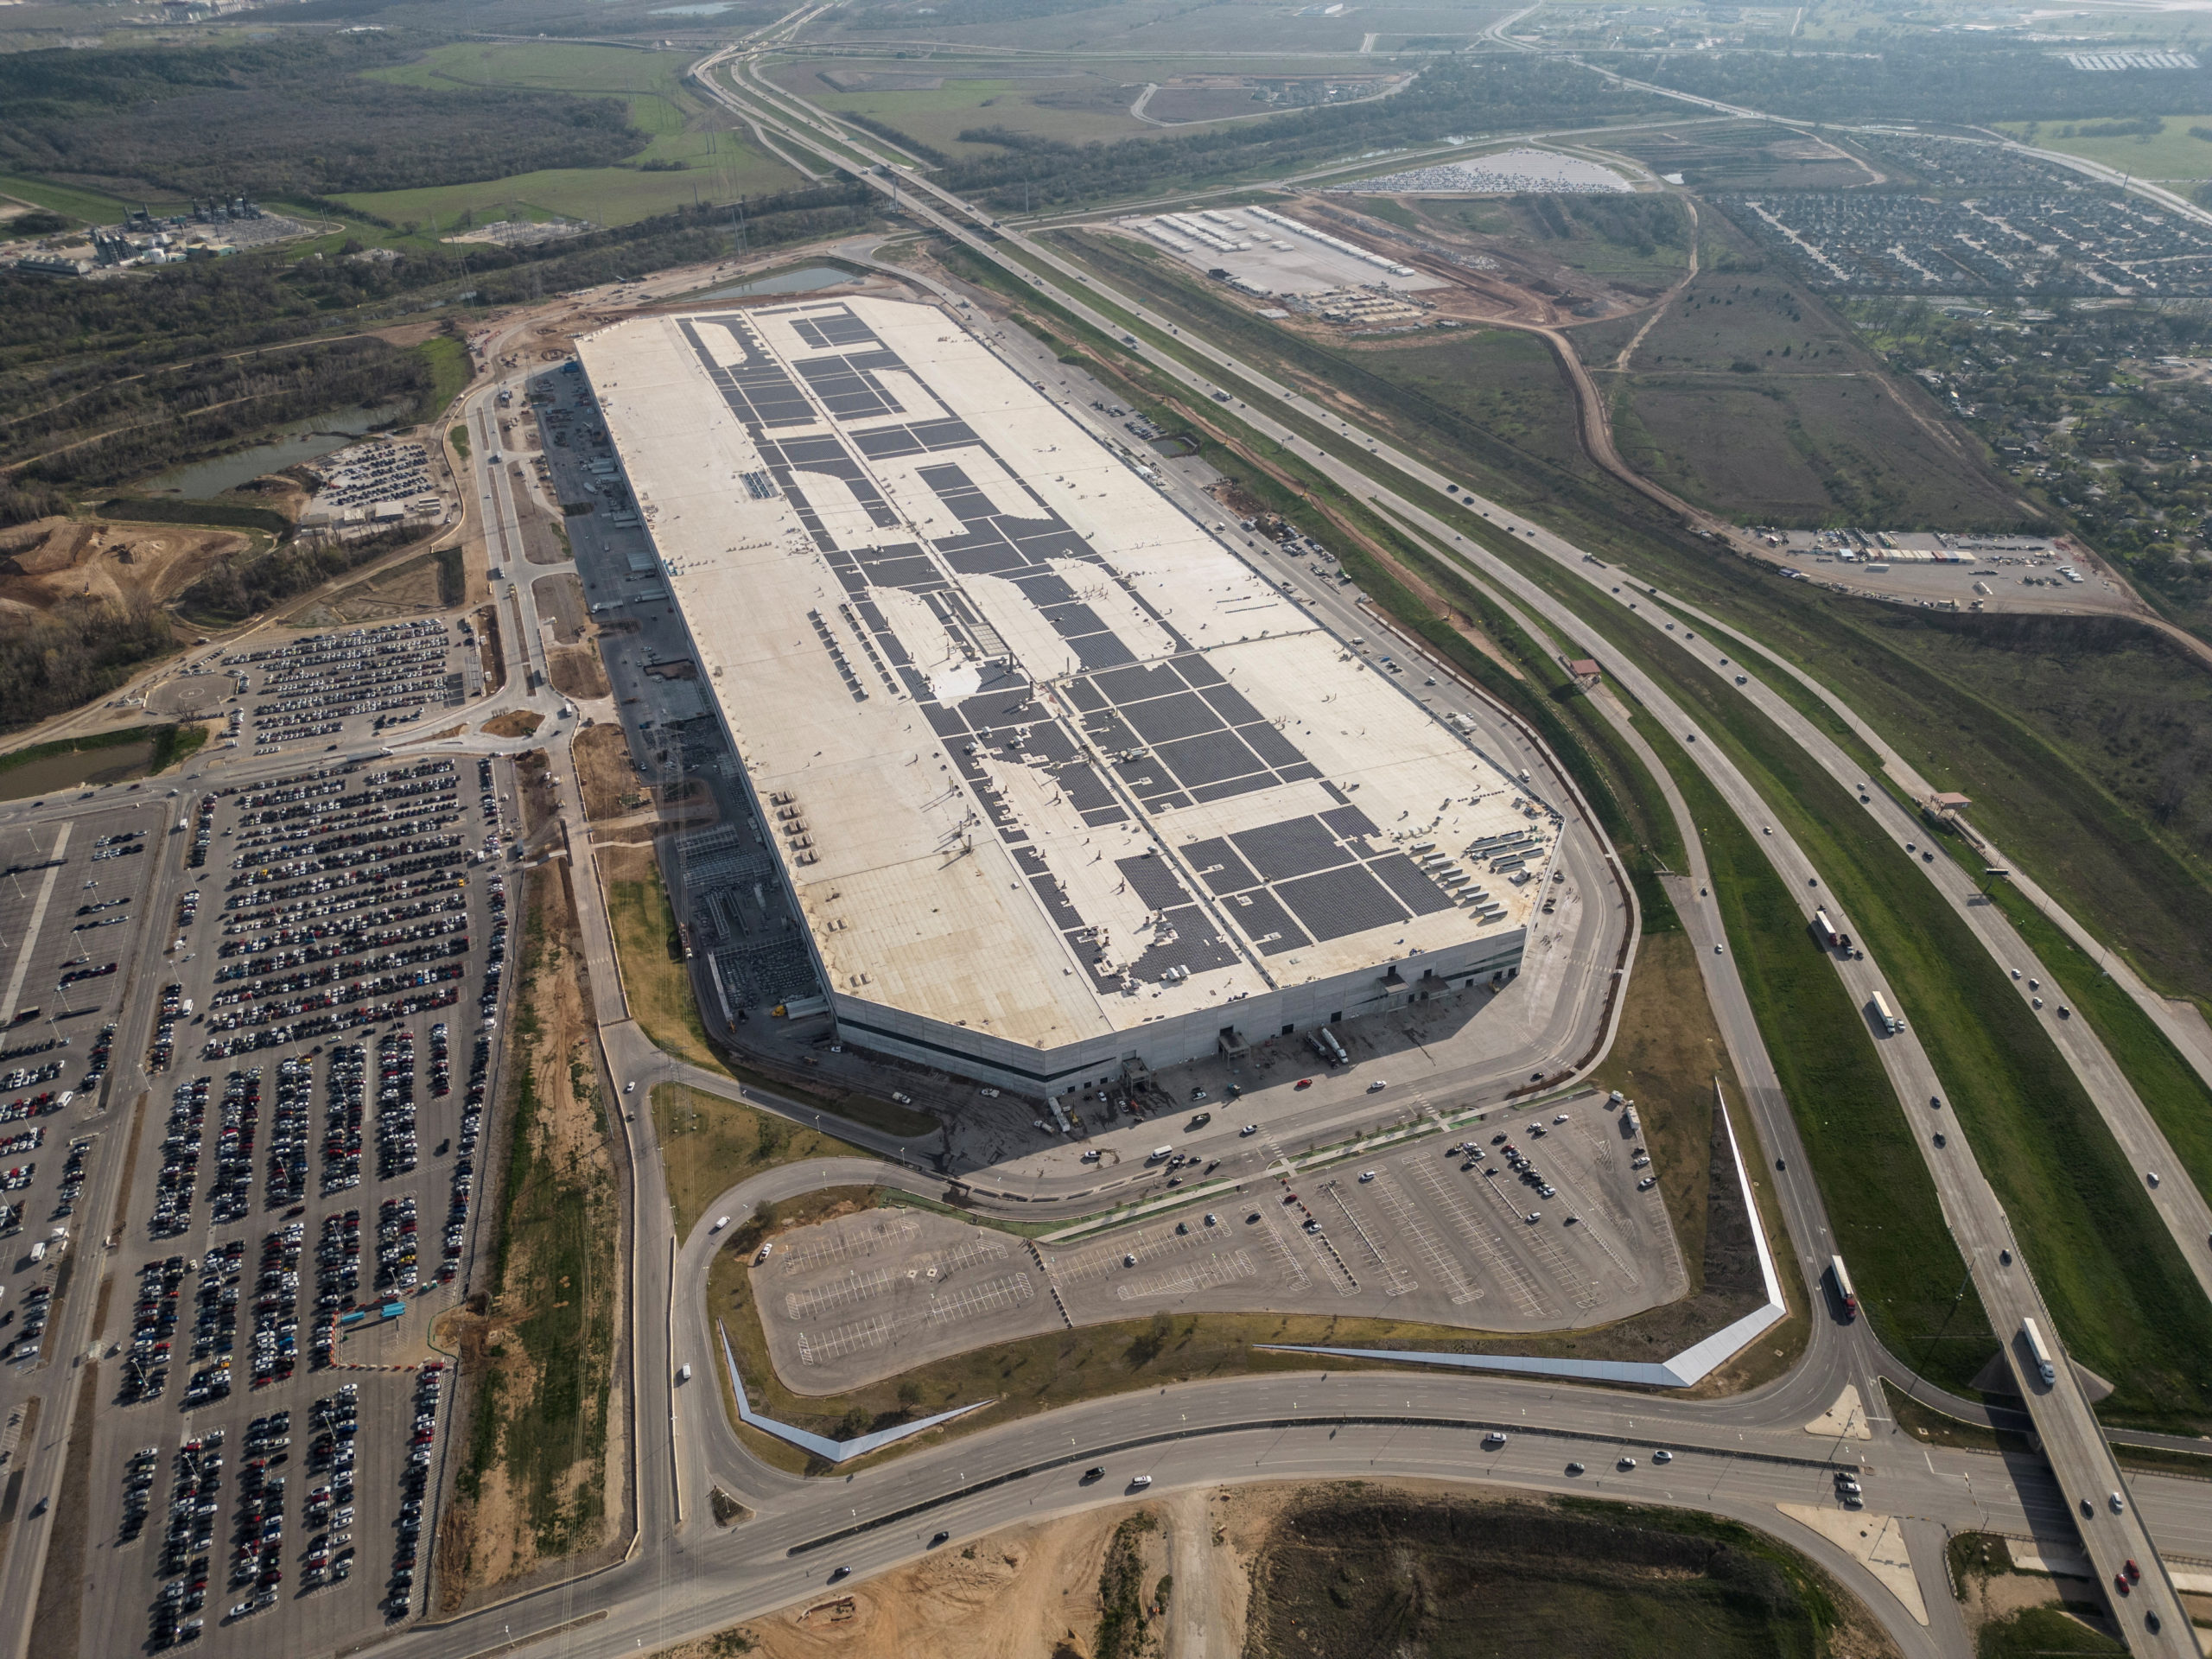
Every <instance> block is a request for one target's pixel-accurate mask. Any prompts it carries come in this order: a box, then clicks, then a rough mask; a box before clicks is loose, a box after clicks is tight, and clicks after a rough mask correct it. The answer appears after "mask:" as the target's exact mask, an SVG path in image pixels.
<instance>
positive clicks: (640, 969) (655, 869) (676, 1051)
mask: <svg viewBox="0 0 2212 1659" xmlns="http://www.w3.org/2000/svg"><path fill="white" fill-rule="evenodd" d="M599 857H600V869H601V873H602V874H604V876H605V878H606V884H607V921H608V923H609V925H611V926H612V927H613V932H614V950H615V954H616V956H617V957H618V958H619V959H620V963H621V968H622V992H623V995H625V996H626V997H627V998H628V999H629V1002H630V1014H631V1017H632V1019H634V1020H637V1022H638V1024H639V1027H641V1028H642V1029H643V1030H644V1032H645V1035H646V1036H647V1037H650V1038H651V1039H652V1042H653V1046H655V1047H656V1048H659V1049H663V1050H665V1051H666V1052H669V1053H671V1054H673V1055H675V1056H676V1057H677V1058H678V1059H682V1060H688V1061H690V1063H691V1064H692V1065H697V1066H703V1067H705V1068H706V1069H707V1070H708V1071H720V1072H721V1073H722V1075H723V1076H725V1077H727V1076H728V1075H729V1069H728V1067H727V1066H725V1065H723V1064H722V1062H721V1057H720V1056H718V1055H717V1054H716V1053H715V1051H714V1048H713V1046H712V1045H710V1044H709V1042H708V1041H707V1028H706V1026H705V1025H704V1023H702V1021H701V1020H700V1018H699V1004H698V1002H697V1001H696V999H695V998H694V997H693V995H692V992H691V976H690V974H689V973H688V972H686V971H685V969H684V966H683V950H682V948H681V947H680V946H678V945H675V944H674V943H673V942H674V941H675V940H676V938H677V931H676V915H675V912H673V911H671V909H670V908H669V903H668V890H667V889H666V888H665V887H663V886H661V880H660V868H659V866H658V865H657V864H656V863H655V862H654V861H653V856H652V849H650V848H635V847H626V846H623V847H602V848H601V849H600V854H599Z"/></svg>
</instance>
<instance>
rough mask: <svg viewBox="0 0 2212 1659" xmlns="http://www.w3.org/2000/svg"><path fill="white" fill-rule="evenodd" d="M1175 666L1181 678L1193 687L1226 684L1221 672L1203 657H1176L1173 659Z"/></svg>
mask: <svg viewBox="0 0 2212 1659" xmlns="http://www.w3.org/2000/svg"><path fill="white" fill-rule="evenodd" d="M1175 666H1176V668H1177V669H1178V670H1179V671H1181V673H1182V676H1183V677H1184V678H1185V680H1187V681H1189V682H1190V683H1192V685H1194V686H1199V687H1205V686H1213V685H1225V684H1227V683H1228V682H1227V681H1225V680H1224V679H1223V678H1222V677H1221V671H1220V670H1218V669H1217V668H1216V667H1215V666H1214V665H1213V664H1211V663H1210V662H1208V661H1206V659H1205V658H1203V657H1196V656H1193V657H1178V658H1176V659H1175Z"/></svg>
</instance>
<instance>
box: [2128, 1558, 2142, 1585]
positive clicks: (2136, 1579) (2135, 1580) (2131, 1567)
mask: <svg viewBox="0 0 2212 1659" xmlns="http://www.w3.org/2000/svg"><path fill="white" fill-rule="evenodd" d="M2127 1581H2128V1582H2129V1583H2130V1584H2140V1583H2142V1582H2143V1569H2142V1568H2141V1567H2138V1566H2136V1565H2135V1563H2134V1562H2133V1561H2130V1562H2129V1563H2128V1564H2127Z"/></svg>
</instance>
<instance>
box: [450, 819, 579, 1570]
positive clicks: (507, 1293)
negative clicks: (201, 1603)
mask: <svg viewBox="0 0 2212 1659" xmlns="http://www.w3.org/2000/svg"><path fill="white" fill-rule="evenodd" d="M576 959H577V951H576V941H575V907H574V903H573V900H572V899H571V897H570V894H569V888H568V878H567V869H566V867H565V866H564V865H561V864H557V863H556V864H551V865H548V866H547V867H545V868H543V869H541V870H539V871H537V872H536V873H535V874H533V875H532V876H531V882H530V912H529V921H528V924H527V941H526V944H525V945H524V979H523V984H522V990H521V998H520V1001H521V1007H518V1009H517V1010H516V1018H515V1021H514V1030H515V1031H516V1033H518V1037H517V1040H516V1043H515V1047H514V1061H513V1072H512V1079H511V1082H510V1087H509V1096H510V1098H509V1103H508V1104H509V1109H511V1110H512V1113H513V1123H514V1139H513V1142H512V1147H511V1148H510V1149H509V1153H508V1157H509V1159H510V1160H512V1164H513V1168H512V1170H511V1171H510V1172H509V1173H508V1175H507V1179H506V1183H505V1194H506V1195H507V1198H508V1200H509V1202H508V1208H507V1211H506V1212H505V1215H504V1216H503V1217H501V1224H502V1227H503V1229H504V1235H505V1236H504V1239H503V1243H502V1247H501V1249H500V1253H499V1258H498V1262H499V1265H498V1267H497V1268H496V1269H495V1270H494V1275H493V1283H492V1286H491V1287H490V1290H489V1292H488V1294H486V1295H480V1296H478V1297H475V1298H473V1299H471V1300H470V1302H469V1303H468V1305H467V1307H466V1308H464V1309H463V1310H461V1311H457V1312H456V1313H453V1314H451V1315H449V1316H448V1318H447V1319H444V1320H443V1321H442V1323H441V1325H440V1328H439V1340H440V1342H441V1343H442V1344H448V1345H452V1346H455V1347H458V1348H459V1349H460V1350H461V1352H462V1356H463V1360H462V1364H463V1370H462V1374H463V1376H465V1377H473V1378H474V1387H476V1388H478V1389H488V1390H489V1391H490V1393H489V1398H490V1401H491V1405H490V1408H489V1413H488V1415H486V1416H478V1417H475V1418H474V1420H473V1428H472V1431H471V1432H472V1434H473V1435H474V1439H475V1443H474V1445H472V1446H471V1447H470V1457H469V1459H468V1464H467V1468H466V1469H465V1471H464V1472H463V1474H462V1475H461V1478H460V1479H459V1480H458V1481H457V1483H456V1486H455V1493H454V1503H452V1504H451V1505H449V1506H448V1510H447V1511H446V1515H445V1518H444V1520H443V1522H442V1524H441V1526H440V1528H439V1533H438V1549H439V1554H440V1567H441V1569H442V1571H441V1572H440V1574H439V1580H438V1581H439V1584H440V1586H441V1592H442V1596H441V1605H442V1609H443V1610H444V1611H454V1610H456V1609H458V1608H460V1607H462V1606H464V1605H467V1604H469V1603H470V1602H471V1601H472V1600H474V1599H480V1598H481V1597H482V1596H484V1595H485V1594H486V1592H490V1591H491V1590H492V1589H493V1587H494V1586H501V1585H509V1584H512V1583H514V1582H515V1581H517V1580H525V1579H528V1578H529V1577H531V1575H532V1574H533V1573H537V1572H538V1571H540V1570H541V1569H543V1568H545V1567H549V1566H550V1565H551V1564H553V1563H555V1562H573V1561H574V1560H575V1558H576V1557H578V1556H585V1557H588V1556H589V1555H590V1554H592V1553H593V1552H594V1551H596V1550H599V1549H601V1548H612V1547H613V1545H612V1542H611V1541H613V1539H614V1538H615V1536H616V1534H617V1531H618V1529H617V1525H616V1522H617V1520H618V1518H619V1516H620V1511H621V1510H622V1508H623V1503H622V1497H621V1482H620V1475H619V1474H617V1473H613V1472H612V1471H619V1470H620V1467H621V1463H622V1452H621V1447H620V1422H621V1412H620V1408H619V1407H618V1406H617V1404H616V1403H615V1402H614V1400H613V1374H614V1370H615V1366H614V1351H615V1340H614V1332H615V1319H616V1314H617V1312H618V1304H619V1300H620V1271H619V1264H618V1262H617V1261H616V1236H617V1235H618V1234H619V1232H620V1214H619V1209H620V1205H619V1200H618V1198H616V1195H615V1191H614V1181H613V1165H612V1163H611V1161H610V1159H609V1155H608V1153H607V1144H606V1124H605V1109H604V1106H603V1104H602V1103H601V1101H600V1099H599V1076H598V1072H597V1070H596V1068H595V1067H594V1065H593V1064H592V1062H591V1058H590V1057H591V1053H592V1041H591V1016H590V1013H589V1010H588V1007H586V1004H585V995H584V988H583V985H582V981H581V979H580V977H579V975H578V973H577V972H576V971H575V963H576ZM480 1397H481V1396H480ZM479 1470H481V1473H480V1474H479V1473H478V1472H477V1471H479Z"/></svg>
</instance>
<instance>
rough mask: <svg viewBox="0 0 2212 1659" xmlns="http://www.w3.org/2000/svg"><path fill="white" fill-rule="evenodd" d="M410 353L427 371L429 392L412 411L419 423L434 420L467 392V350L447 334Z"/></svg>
mask: <svg viewBox="0 0 2212 1659" xmlns="http://www.w3.org/2000/svg"><path fill="white" fill-rule="evenodd" d="M413 349H414V352H415V355H416V356H417V357H419V358H421V359H423V361H424V362H425V363H427V364H429V368H430V386H429V391H425V392H424V393H423V396H422V397H420V398H419V399H417V400H416V412H417V414H418V416H420V418H422V419H423V420H425V421H429V420H435V419H436V418H437V417H438V416H440V415H442V414H443V413H444V412H445V410H446V409H447V408H448V406H449V405H450V404H452V403H453V400H454V398H456V397H460V396H461V393H462V391H465V390H467V385H468V382H469V378H470V369H469V366H468V350H467V347H466V346H463V345H462V344H461V342H460V341H459V340H455V339H454V337H453V336H452V335H450V334H434V335H432V336H431V337H430V338H429V339H428V340H424V341H423V343H422V344H421V345H419V346H415V347H414V348H413ZM462 454H464V455H466V454H467V451H466V450H463V451H462Z"/></svg>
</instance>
